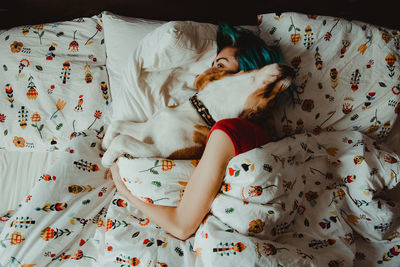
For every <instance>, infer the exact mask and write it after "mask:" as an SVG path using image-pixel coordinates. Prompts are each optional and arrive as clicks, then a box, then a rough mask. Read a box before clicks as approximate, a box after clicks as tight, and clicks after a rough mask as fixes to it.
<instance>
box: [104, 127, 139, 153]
mask: <svg viewBox="0 0 400 267" xmlns="http://www.w3.org/2000/svg"><path fill="white" fill-rule="evenodd" d="M145 125H146V122H133V121H115V122H113V123H111V125H110V126H109V127H108V129H107V131H106V134H105V136H104V139H103V143H102V146H103V148H104V149H108V147H109V146H110V144H111V142H112V140H113V139H114V138H115V137H116V136H118V135H120V134H122V135H128V136H132V137H134V138H136V139H141V136H142V133H143V130H144V128H145Z"/></svg>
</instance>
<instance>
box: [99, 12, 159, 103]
mask: <svg viewBox="0 0 400 267" xmlns="http://www.w3.org/2000/svg"><path fill="white" fill-rule="evenodd" d="M102 20H103V27H104V42H105V45H106V54H107V59H106V66H107V71H108V76H109V80H110V90H112V93H111V94H112V95H111V96H112V99H120V98H121V97H122V96H121V90H122V85H121V80H122V73H123V72H124V69H125V68H126V66H127V64H128V59H129V58H130V57H129V55H130V54H131V53H132V51H134V50H135V49H136V47H137V46H138V45H139V43H140V41H141V40H142V39H143V37H144V36H146V35H147V34H148V33H150V32H152V31H153V30H155V29H156V28H158V27H160V26H161V25H163V24H164V23H165V22H164V21H156V20H148V19H141V18H130V17H124V16H120V15H116V14H113V13H111V12H108V11H104V12H103V13H102Z"/></svg>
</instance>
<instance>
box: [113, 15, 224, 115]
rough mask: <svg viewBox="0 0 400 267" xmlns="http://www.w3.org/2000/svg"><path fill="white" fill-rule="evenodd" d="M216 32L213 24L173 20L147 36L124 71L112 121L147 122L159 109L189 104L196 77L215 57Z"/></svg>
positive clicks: (130, 58) (115, 99)
mask: <svg viewBox="0 0 400 267" xmlns="http://www.w3.org/2000/svg"><path fill="white" fill-rule="evenodd" d="M216 29H217V26H216V25H212V24H206V23H196V22H189V21H173V22H169V23H166V24H163V25H162V26H161V27H159V28H157V29H155V30H154V31H152V32H151V33H149V34H148V35H146V36H145V37H144V38H143V40H142V41H141V42H140V44H139V45H138V47H137V48H136V50H135V51H134V52H133V53H132V54H131V56H130V57H129V61H128V64H127V66H126V67H125V68H124V71H123V75H122V87H121V88H122V90H121V91H118V95H117V96H116V95H115V94H114V98H113V103H112V109H113V115H112V116H113V117H112V119H113V120H135V121H146V120H147V119H148V118H149V117H150V116H151V115H152V114H153V113H154V112H155V111H156V110H158V109H160V108H162V107H165V106H169V105H176V104H179V103H182V102H183V101H186V100H187V99H188V98H189V97H190V96H191V95H192V94H193V93H194V92H195V90H194V88H193V86H192V85H193V81H194V79H195V77H196V75H197V74H200V73H202V72H203V71H204V70H205V69H207V68H209V67H210V64H211V62H212V60H213V58H214V57H215V54H216V42H215V37H216ZM113 90H114V89H113V88H111V91H112V92H113V93H114V91H113Z"/></svg>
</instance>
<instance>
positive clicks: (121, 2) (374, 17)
mask: <svg viewBox="0 0 400 267" xmlns="http://www.w3.org/2000/svg"><path fill="white" fill-rule="evenodd" d="M395 3H396V0H335V1H323V0H298V1H293V0H245V1H240V2H235V1H232V0H217V1H216V0H201V1H188V0H168V1H167V0H112V1H109V0H84V1H82V0H68V1H65V0H35V1H32V0H19V1H17V2H15V1H10V0H7V1H1V3H0V29H4V28H10V27H12V26H19V25H30V24H40V23H48V22H55V21H64V20H70V19H74V18H79V17H88V16H93V15H97V14H99V13H101V12H102V11H105V10H107V11H111V12H113V13H116V14H120V15H124V16H130V17H137V18H147V19H156V20H165V21H169V20H193V21H198V22H210V23H219V22H228V23H231V24H234V25H244V24H248V25H255V24H256V23H257V20H256V15H257V14H263V13H275V12H276V13H280V12H286V11H295V12H301V13H305V14H313V15H329V16H336V17H342V18H346V19H348V20H359V21H363V22H368V23H372V24H375V25H379V26H385V27H387V28H391V29H398V28H399V24H400V22H399V20H398V19H397V16H398V13H397V12H398V9H396V7H395Z"/></svg>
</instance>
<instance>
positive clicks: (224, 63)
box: [204, 46, 239, 74]
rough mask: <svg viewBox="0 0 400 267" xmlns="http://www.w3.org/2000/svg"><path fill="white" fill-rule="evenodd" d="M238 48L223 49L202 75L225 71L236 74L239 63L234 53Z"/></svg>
mask: <svg viewBox="0 0 400 267" xmlns="http://www.w3.org/2000/svg"><path fill="white" fill-rule="evenodd" d="M237 50H238V48H235V47H231V46H227V47H224V48H223V49H222V50H221V51H220V52H219V53H218V55H217V56H216V57H215V59H214V61H213V63H212V65H211V68H209V69H207V70H205V71H204V74H208V73H214V72H220V71H227V72H238V71H239V62H238V61H237V59H236V56H235V54H236V52H237Z"/></svg>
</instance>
